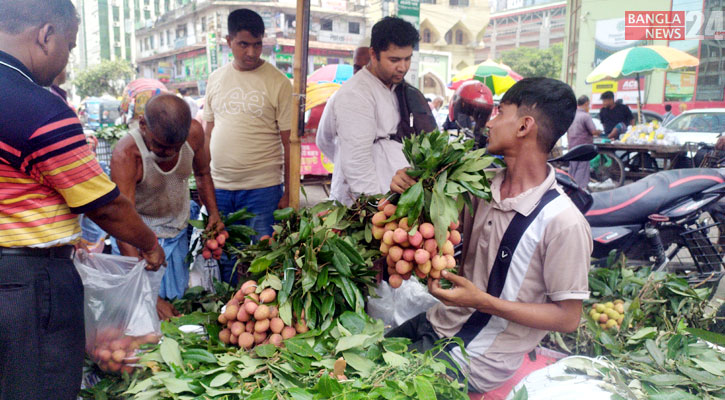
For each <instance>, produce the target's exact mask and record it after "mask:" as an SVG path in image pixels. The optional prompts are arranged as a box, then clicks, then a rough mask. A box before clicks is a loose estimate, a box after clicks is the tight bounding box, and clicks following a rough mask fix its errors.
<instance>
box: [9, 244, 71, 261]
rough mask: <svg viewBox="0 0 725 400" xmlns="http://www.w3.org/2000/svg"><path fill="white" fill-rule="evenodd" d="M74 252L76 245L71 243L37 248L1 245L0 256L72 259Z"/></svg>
mask: <svg viewBox="0 0 725 400" xmlns="http://www.w3.org/2000/svg"><path fill="white" fill-rule="evenodd" d="M74 253H75V247H73V246H70V245H66V246H57V247H49V248H45V249H35V248H32V247H0V258H2V257H4V256H20V257H47V258H65V259H71V258H73V255H74Z"/></svg>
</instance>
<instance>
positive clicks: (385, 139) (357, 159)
mask: <svg viewBox="0 0 725 400" xmlns="http://www.w3.org/2000/svg"><path fill="white" fill-rule="evenodd" d="M394 88H395V86H393V87H392V88H388V87H387V86H386V85H385V84H384V83H383V82H382V81H381V80H380V79H378V78H377V77H376V76H375V75H373V74H372V73H371V72H370V71H369V70H368V69H367V67H366V68H363V69H362V70H361V71H360V72H358V73H357V74H355V75H354V76H353V77H352V78H350V79H349V80H348V81H347V82H345V83H344V84H343V85H342V87H341V88H340V89H339V90H338V91H337V92H336V93H335V96H334V101H333V102H332V104H328V107H326V110H325V112H324V113H323V116H322V118H321V120H320V125H319V126H320V127H322V128H323V132H322V135H323V136H324V137H326V138H328V141H329V137H330V133H329V131H327V129H331V127H332V126H334V127H335V140H334V143H335V147H334V149H335V150H334V158H333V162H334V164H335V171H334V173H333V174H332V188H331V194H330V197H331V198H332V199H334V200H337V201H339V202H341V203H343V204H345V205H348V206H349V205H351V204H352V203H353V202H354V201H355V199H356V198H357V197H358V196H360V195H361V194H367V195H372V194H381V193H386V192H387V191H388V190H390V182H391V180H392V179H393V175H395V172H396V171H397V170H399V169H401V168H405V167H407V166H408V162H407V160H406V159H405V156H404V155H403V145H402V144H401V143H399V142H396V141H394V140H390V139H389V137H390V136H391V135H394V134H395V133H396V132H397V129H398V123H399V122H400V110H399V108H398V99H397V97H396V96H395V92H394ZM330 106H331V107H330ZM328 108H329V110H328ZM326 114H327V115H326ZM329 118H333V119H334V125H332V121H328V119H329ZM318 134H319V132H318ZM323 151H324V150H323Z"/></svg>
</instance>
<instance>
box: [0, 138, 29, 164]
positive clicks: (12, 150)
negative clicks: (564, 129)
mask: <svg viewBox="0 0 725 400" xmlns="http://www.w3.org/2000/svg"><path fill="white" fill-rule="evenodd" d="M0 150H5V151H7V152H8V153H10V154H12V155H14V156H15V157H20V156H21V155H22V154H23V153H22V152H20V150H18V149H16V148H15V147H12V146H10V145H9V144H7V143H4V142H0ZM3 161H5V160H3ZM5 162H7V161H5Z"/></svg>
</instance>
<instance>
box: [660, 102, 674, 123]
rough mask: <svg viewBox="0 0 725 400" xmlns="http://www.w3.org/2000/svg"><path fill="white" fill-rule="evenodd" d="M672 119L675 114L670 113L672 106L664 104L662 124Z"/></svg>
mask: <svg viewBox="0 0 725 400" xmlns="http://www.w3.org/2000/svg"><path fill="white" fill-rule="evenodd" d="M673 119H675V114H672V106H671V105H669V104H665V115H663V116H662V125H663V126H664V125H667V123H668V122H670V121H672V120H673Z"/></svg>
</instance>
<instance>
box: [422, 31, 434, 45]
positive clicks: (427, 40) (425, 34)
mask: <svg viewBox="0 0 725 400" xmlns="http://www.w3.org/2000/svg"><path fill="white" fill-rule="evenodd" d="M431 37H432V35H431V32H430V29H428V28H425V29H423V43H431V42H433V40H432V38H431Z"/></svg>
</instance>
